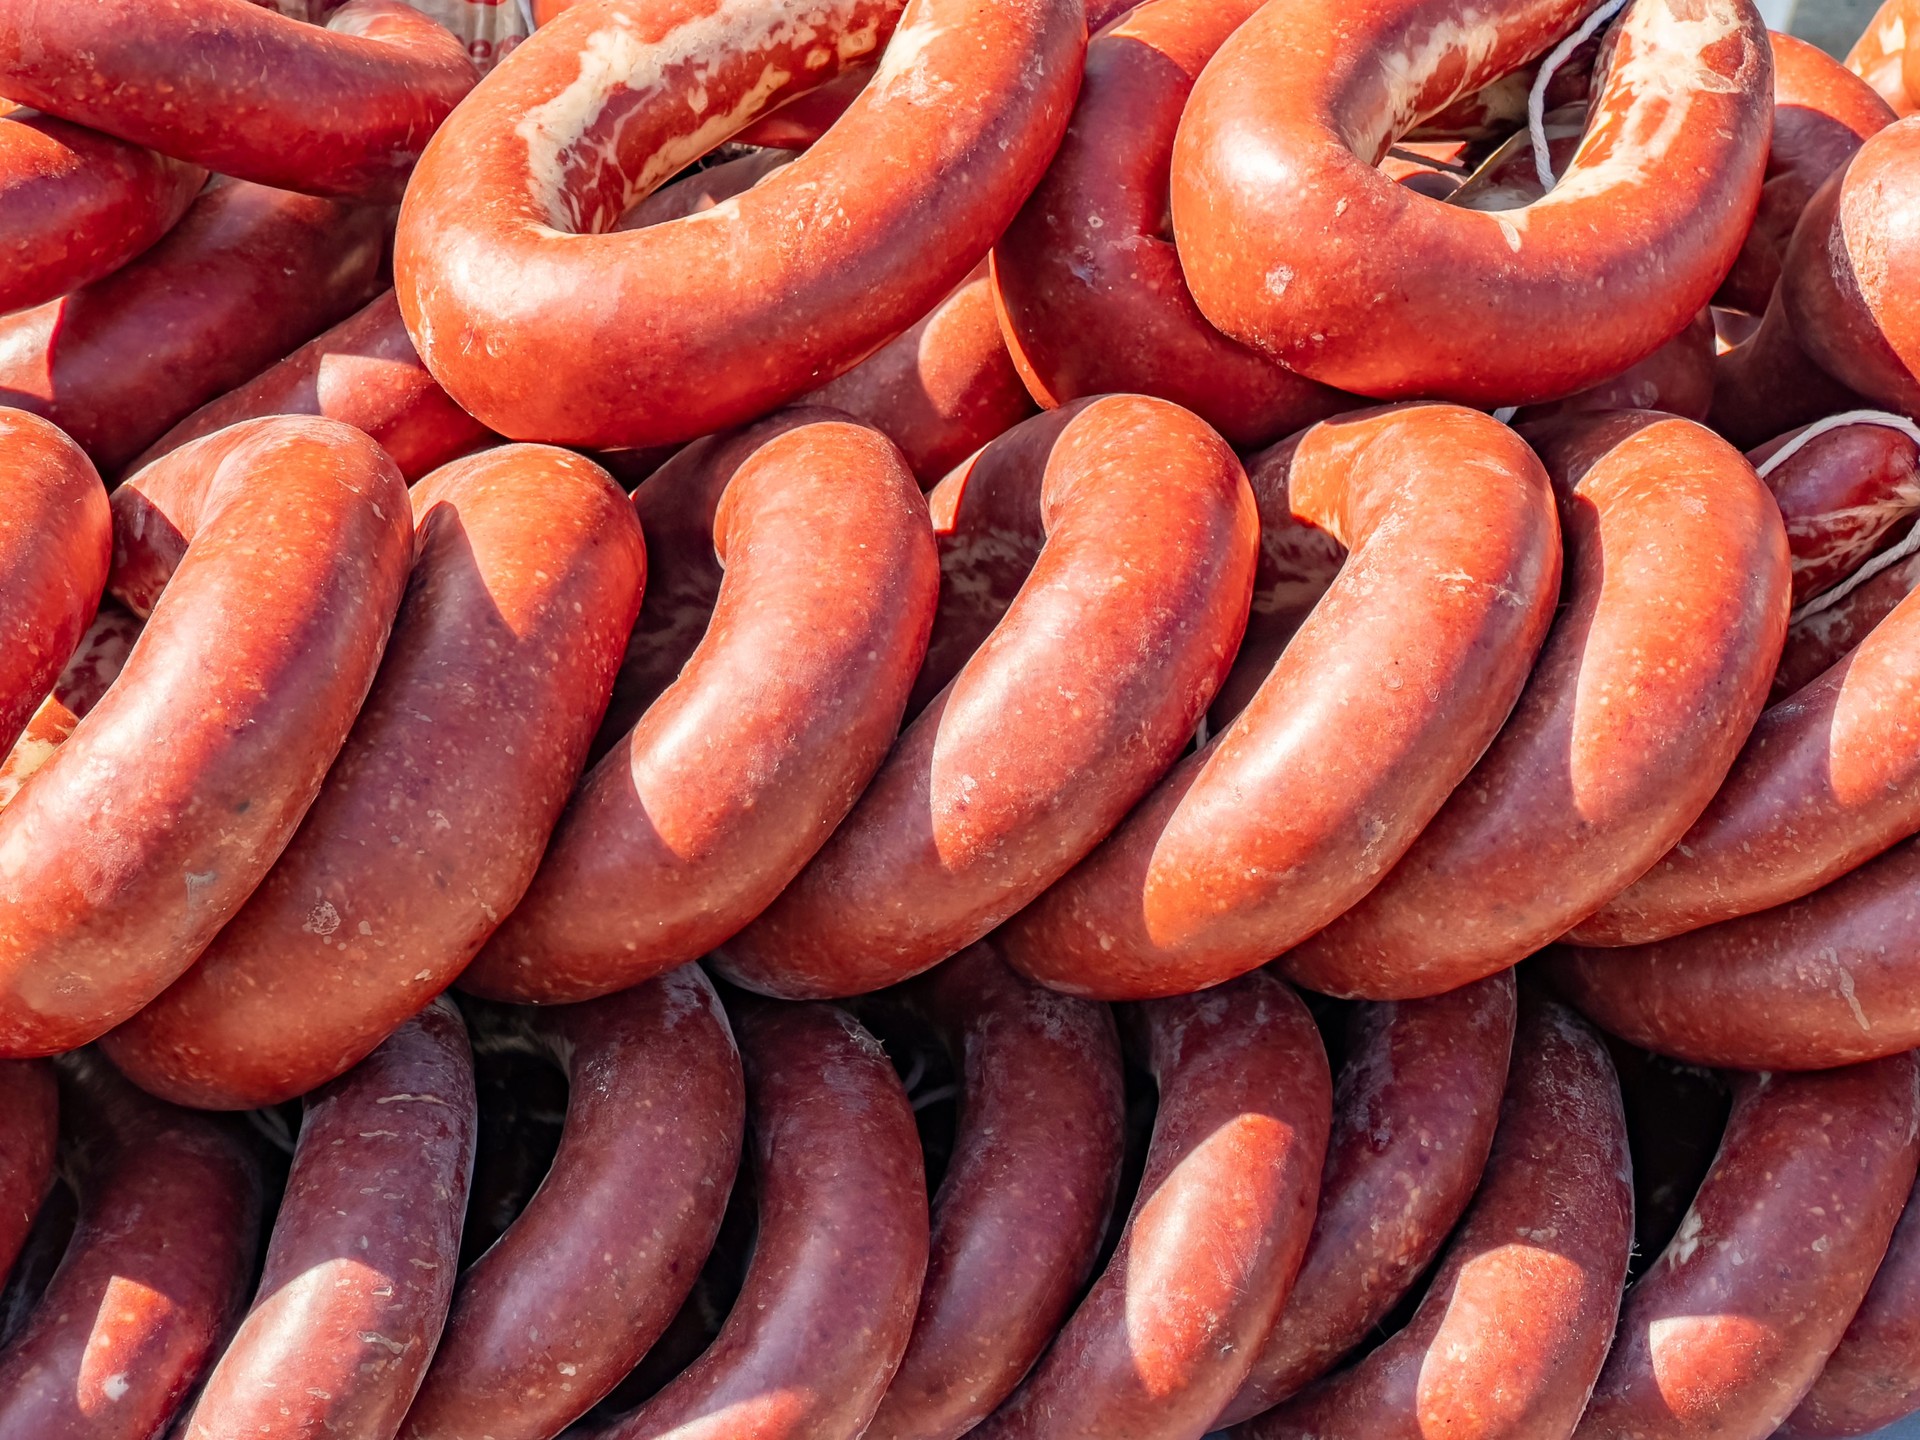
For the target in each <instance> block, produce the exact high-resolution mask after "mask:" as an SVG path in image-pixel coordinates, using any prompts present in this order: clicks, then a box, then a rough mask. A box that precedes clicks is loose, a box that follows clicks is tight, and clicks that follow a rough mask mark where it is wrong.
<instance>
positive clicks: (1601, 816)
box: [1280, 411, 1920, 1000]
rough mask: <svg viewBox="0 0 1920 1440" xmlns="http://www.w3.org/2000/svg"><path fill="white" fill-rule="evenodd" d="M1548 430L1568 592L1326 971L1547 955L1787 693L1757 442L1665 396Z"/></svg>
mask: <svg viewBox="0 0 1920 1440" xmlns="http://www.w3.org/2000/svg"><path fill="white" fill-rule="evenodd" d="M1527 433H1528V438H1529V440H1530V441H1531V443H1532V444H1533V446H1534V448H1535V450H1536V451H1538V452H1539V454H1540V456H1541V458H1542V459H1543V460H1544V461H1545V462H1546V466H1547V470H1548V473H1549V474H1551V475H1552V476H1553V478H1554V482H1555V486H1556V492H1557V494H1558V496H1559V498H1560V501H1561V511H1560V515H1561V533H1562V534H1563V535H1564V536H1565V537H1566V543H1567V560H1566V594H1565V597H1564V604H1563V605H1562V607H1561V609H1560V611H1559V614H1558V617H1557V619H1556V621H1555V625H1554V629H1553V632H1552V634H1550V635H1549V636H1548V638H1547V642H1546V645H1545V646H1544V647H1543V648H1542V650H1541V652H1540V658H1539V660H1538V661H1537V662H1536V663H1535V665H1534V670H1533V675H1532V677H1531V678H1530V679H1529V681H1528V682H1527V688H1526V691H1525V692H1524V693H1523V694H1522V695H1521V697H1520V703H1519V704H1518V705H1517V706H1516V707H1515V708H1514V712H1513V715H1512V717H1511V718H1509V719H1508V720H1507V722H1506V725H1505V726H1504V728H1503V729H1502V730H1501V731H1500V734H1499V736H1498V738H1497V739H1495V740H1494V742H1493V744H1492V746H1491V747H1490V748H1489V749H1488V751H1487V753H1486V755H1485V757H1484V758H1483V759H1482V760H1481V761H1480V763H1479V764H1478V765H1477V766H1475V767H1474V770H1473V773H1472V774H1471V775H1469V776H1468V777H1467V778H1466V779H1465V780H1464V781H1463V782H1462V783H1461V785H1460V788H1459V789H1457V790H1455V791H1454V793H1453V794H1452V796H1451V797H1449V799H1448V800H1447V803H1446V804H1445V805H1444V806H1443V807H1442V808H1441V810H1440V813H1439V814H1438V815H1436V816H1435V817H1434V818H1433V821H1432V822H1431V823H1430V824H1429V825H1428V826H1427V827H1426V829H1425V830H1424V831H1422V832H1421V834H1420V837H1419V839H1417V840H1416V841H1415V842H1414V844H1413V847H1412V848H1411V849H1410V850H1408V851H1407V853H1406V854H1405V855H1404V856H1403V857H1402V858H1401V860H1400V862H1399V864H1397V865H1396V866H1395V867H1394V868H1393V869H1392V870H1390V871H1389V872H1388V873H1387V875H1386V878H1385V879H1383V880H1382V881H1381V882H1380V883H1379V884H1378V885H1377V886H1375V887H1374V888H1373V889H1372V890H1371V891H1369V892H1368V894H1367V895H1366V897H1365V898H1364V899H1362V900H1361V901H1360V902H1359V904H1357V905H1355V906H1354V907H1353V908H1352V909H1350V910H1348V911H1347V912H1346V914H1344V915H1342V916H1340V917H1339V918H1338V919H1337V920H1335V921H1334V922H1333V923H1332V924H1331V925H1329V926H1328V927H1327V928H1326V929H1324V930H1322V931H1320V932H1319V934H1317V935H1314V936H1313V937H1311V938H1310V939H1308V940H1307V941H1306V942H1305V943H1304V944H1302V945H1300V946H1298V947H1296V948H1295V949H1293V950H1291V951H1289V952H1288V953H1287V954H1286V955H1285V956H1284V957H1283V958H1282V960H1281V962H1280V964H1281V968H1282V969H1283V970H1284V971H1285V973H1286V974H1287V975H1288V976H1289V977H1290V978H1292V979H1293V980H1294V981H1296V982H1297V983H1299V984H1301V985H1305V986H1307V987H1308V988H1310V989H1314V990H1320V991H1325V992H1328V993H1331V994H1337V995H1363V996H1366V997H1368V998H1370V999H1387V1000H1393V999H1404V998H1406V997H1408V996H1412V995H1437V994H1439V993H1440V992H1442V991H1444V990H1451V989H1453V988H1454V987H1455V986H1457V985H1462V984H1465V983H1466V982H1468V981H1470V980H1477V979H1479V978H1480V977H1481V976H1483V975H1490V974H1492V973H1493V972H1494V971H1496V970H1503V969H1505V968H1506V967H1507V966H1509V965H1512V964H1515V963H1517V962H1518V961H1520V960H1522V959H1525V958H1526V957H1527V956H1528V955H1530V954H1532V953H1533V952H1534V951H1535V950H1537V949H1539V948H1540V947H1541V946H1542V945H1545V944H1547V943H1548V942H1550V941H1552V940H1553V939H1555V938H1556V937H1557V936H1559V935H1562V934H1564V933H1565V932H1566V930H1567V928H1568V927H1569V926H1570V925H1572V924H1573V923H1574V922H1576V921H1578V920H1580V919H1582V918H1584V917H1585V916H1586V915H1588V914H1591V913H1592V912H1593V911H1594V910H1595V909H1597V908H1598V907H1599V906H1600V905H1601V904H1602V903H1603V902H1605V901H1606V900H1608V899H1609V898H1611V897H1612V896H1614V895H1616V894H1618V893H1619V892H1620V891H1621V890H1622V889H1623V888H1625V887H1626V886H1627V885H1629V884H1630V883H1632V882H1633V881H1634V880H1635V879H1636V878H1637V877H1639V876H1640V875H1641V874H1643V873H1644V872H1645V871H1646V869H1647V867H1648V866H1650V865H1652V864H1653V863H1654V862H1655V861H1656V860H1657V859H1658V858H1659V857H1660V856H1661V855H1663V854H1665V853H1666V852H1667V851H1668V850H1669V849H1671V848H1672V846H1673V845H1674V842H1676V841H1677V840H1679V839H1680V837H1681V835H1682V834H1684V833H1685V832H1686V830H1687V827H1688V826H1689V825H1690V824H1692V823H1693V821H1694V820H1695V819H1696V818H1697V817H1698V816H1699V814H1700V812H1701V811H1702V810H1703V809H1705V808H1706V806H1707V804H1708V802H1709V801H1711V800H1713V798H1714V792H1715V791H1716V790H1718V789H1719V788H1720V783H1721V781H1722V780H1723V779H1725V778H1726V774H1727V770H1728V768H1729V767H1730V766H1731V765H1732V764H1733V763H1734V759H1735V757H1736V756H1737V755H1738V754H1739V753H1740V746H1741V743H1742V742H1743V741H1744V740H1745V739H1746V737H1747V731H1748V730H1750V729H1751V728H1752V726H1753V722H1754V718H1755V717H1756V716H1757V715H1759V713H1760V709H1761V707H1762V706H1763V705H1764V704H1765V703H1766V699H1767V686H1768V684H1769V682H1770V681H1771V680H1772V678H1773V670H1774V666H1775V664H1776V662H1777V661H1778V659H1779V656H1780V645H1781V641H1782V639H1783V638H1784V636H1785V635H1786V629H1787V606H1788V590H1789V583H1790V582H1789V571H1788V557H1787V537H1786V531H1785V529H1784V527H1783V526H1782V525H1781V523H1780V511H1779V507H1778V506H1776V505H1775V504H1774V501H1773V497H1772V496H1771V495H1770V494H1768V492H1767V488H1766V486H1764V485H1762V484H1761V483H1760V481H1759V480H1758V479H1757V478H1756V477H1755V475H1754V473H1753V467H1752V466H1750V465H1749V464H1748V463H1747V462H1746V459H1745V458H1744V457H1743V456H1742V455H1741V454H1740V452H1739V451H1737V450H1735V449H1734V448H1733V447H1732V446H1731V445H1729V444H1727V443H1726V441H1724V440H1722V439H1720V438H1719V437H1718V436H1716V435H1714V434H1713V433H1712V432H1711V431H1709V430H1706V429H1703V428H1702V427H1701V426H1698V425H1695V424H1693V423H1691V422H1690V421H1686V420H1678V419H1673V418H1670V417H1667V416H1662V415H1659V414H1656V413H1653V412H1648V411H1626V412H1619V411H1616V412H1613V413H1611V414H1602V415H1570V416H1565V417H1563V418H1561V419H1559V420H1550V421H1545V422H1542V423H1541V425H1540V427H1539V428H1538V429H1537V430H1530V431H1529V432H1527ZM1916 823H1920V821H1917V822H1916Z"/></svg>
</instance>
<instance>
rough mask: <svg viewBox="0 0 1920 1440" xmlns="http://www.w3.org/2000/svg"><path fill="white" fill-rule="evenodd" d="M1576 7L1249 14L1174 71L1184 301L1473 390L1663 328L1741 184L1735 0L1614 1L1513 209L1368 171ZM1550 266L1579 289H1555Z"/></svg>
mask: <svg viewBox="0 0 1920 1440" xmlns="http://www.w3.org/2000/svg"><path fill="white" fill-rule="evenodd" d="M1592 8H1593V7H1592V6H1590V5H1588V4H1585V3H1584V0H1502V3H1500V4H1498V5H1496V6H1491V7H1488V8H1487V9H1485V10H1480V11H1476V12H1473V14H1472V18H1471V19H1463V18H1462V13H1461V11H1460V9H1459V7H1458V5H1456V4H1454V3H1452V0H1369V3H1367V4H1365V5H1362V6H1360V7H1358V8H1357V9H1356V7H1355V6H1354V5H1353V4H1352V3H1351V0H1281V3H1277V4H1270V5H1267V6H1266V7H1264V8H1263V9H1262V10H1261V11H1260V12H1259V13H1257V14H1256V15H1255V16H1254V17H1253V18H1252V19H1250V20H1249V21H1248V22H1247V23H1246V24H1245V25H1243V26H1242V27H1241V28H1240V29H1239V30H1238V31H1236V32H1235V33H1234V35H1233V37H1232V38H1231V39H1230V40H1228V41H1227V43H1226V44H1225V45H1223V46H1222V47H1221V48H1220V51H1219V53H1218V54H1217V55H1216V56H1215V57H1214V59H1213V61H1212V63H1211V64H1209V66H1208V67H1207V71H1206V73H1205V74H1204V75H1203V76H1202V77H1201V78H1200V81H1199V83H1198V84H1196V85H1195V86H1194V90H1193V96H1192V98H1191V99H1190V100H1189V101H1188V103H1187V107H1186V110H1185V112H1184V113H1183V114H1182V116H1181V119H1180V131H1179V136H1178V138H1177V139H1176V141H1175V144H1174V150H1173V172H1172V173H1173V180H1172V214H1173V230H1174V236H1175V239H1176V241H1177V242H1178V245H1179V251H1180V262H1181V265H1182V268H1183V269H1184V271H1185V274H1186V278H1187V283H1188V284H1189V285H1190V286H1191V287H1192V290H1193V297H1194V299H1195V301H1197V302H1198V304H1199V307H1200V309H1201V311H1202V313H1204V314H1205V315H1206V317H1207V318H1208V319H1209V320H1210V321H1212V322H1213V323H1214V324H1215V325H1216V326H1218V327H1219V328H1220V329H1221V330H1222V331H1224V332H1225V333H1226V334H1228V335H1230V336H1232V337H1233V338H1235V339H1237V340H1239V341H1241V342H1242V343H1244V344H1249V345H1254V346H1257V347H1258V348H1259V349H1261V350H1262V351H1264V352H1265V353H1266V354H1268V355H1269V356H1272V357H1273V358H1274V359H1276V360H1278V361H1280V362H1281V363H1283V364H1285V365H1287V366H1289V367H1290V368H1292V369H1294V370H1296V371H1298V372H1299V373H1300V374H1302V375H1305V376H1308V377H1309V378H1311V379H1314V380H1318V381H1320V382H1322V383H1323V384H1328V385H1335V386H1338V387H1340V388H1341V389H1344V390H1351V391H1354V392H1356V393H1359V394H1363V395H1375V396H1379V397H1381V398H1383V399H1397V398H1402V397H1410V396H1436V397H1439V398H1442V399H1448V400H1456V401H1460V402H1463V403H1466V404H1473V405H1511V404H1524V403H1527V402H1530V401H1539V400H1552V399H1555V398H1557V397H1559V396H1562V395H1568V394H1572V393H1573V392H1575V391H1578V390H1583V389H1585V388H1586V387H1588V386H1589V385H1592V384H1594V383H1596V382H1597V381H1600V380H1603V379H1605V378H1607V377H1608V376H1610V375H1615V374H1618V373H1619V372H1620V371H1621V370H1624V369H1625V368H1626V367H1627V366H1629V365H1632V364H1633V363H1634V362H1636V361H1638V360H1641V359H1643V358H1645V357H1646V356H1647V355H1649V354H1651V353H1652V352H1653V351H1655V350H1657V349H1658V348H1659V347H1660V346H1661V345H1663V344H1664V343H1666V341H1668V340H1669V339H1671V338H1672V337H1673V336H1674V335H1676V334H1678V333H1679V332H1680V331H1681V330H1682V329H1684V328H1685V327H1686V325H1687V323H1688V322H1689V321H1691V320H1692V319H1693V317H1694V316H1695V315H1697V314H1698V313H1699V312H1700V310H1701V309H1702V307H1704V306H1705V305H1706V303H1707V301H1708V300H1709V299H1710V298H1711V297H1712V295H1713V292H1714V290H1715V288H1716V287H1718V285H1719V283H1720V279H1721V277H1722V276H1723V275H1725V274H1726V272H1727V268H1728V267H1729V266H1730V265H1731V264H1732V263H1733V258H1734V256H1735V255H1736V254H1738V253H1739V250H1740V246H1741V243H1742V241H1743V240H1744V238H1745V236H1746V233H1747V229H1748V226H1749V224H1750V222H1751V221H1752V219H1753V214H1754V209H1755V206H1756V205H1757V204H1758V203H1759V199H1760V186H1761V182H1762V178H1763V171H1764V168H1765V165H1766V157H1767V136H1768V132H1769V128H1770V125H1771V120H1772V108H1773V106H1772V64H1771V57H1770V54H1769V51H1768V47H1767V37H1766V31H1765V29H1764V27H1763V25H1762V23H1761V20H1760V17H1759V14H1758V13H1757V12H1756V11H1755V10H1754V8H1753V6H1752V5H1751V4H1750V3H1747V0H1699V3H1686V0H1679V3H1677V0H1633V3H1632V4H1631V5H1630V6H1629V7H1628V9H1627V10H1626V12H1625V13H1624V15H1623V16H1622V18H1621V19H1620V20H1619V21H1618V22H1617V23H1616V24H1615V25H1614V27H1613V29H1612V31H1611V33H1610V35H1609V37H1608V42H1607V49H1606V51H1605V53H1604V54H1603V59H1602V69H1603V72H1604V80H1602V81H1601V82H1599V84H1598V98H1597V99H1596V100H1595V101H1594V102H1593V105H1592V109H1591V115H1590V118H1589V123H1588V136H1589V138H1588V139H1587V140H1586V141H1585V142H1583V143H1582V145H1581V147H1580V152H1579V154H1578V155H1577V156H1576V157H1575V159H1574V162H1573V165H1572V167H1571V168H1570V169H1569V170H1568V171H1567V173H1566V175H1564V176H1563V177H1561V179H1560V182H1559V184H1558V185H1557V186H1556V187H1555V188H1554V189H1553V191H1552V192H1551V193H1550V194H1548V195H1547V196H1546V197H1545V198H1544V199H1542V200H1540V201H1538V202H1536V203H1534V204H1531V205H1528V206H1526V207H1524V208H1522V209H1517V210H1509V211H1505V212H1502V213H1497V214H1485V213H1479V212H1476V211H1471V210H1463V209H1460V208H1458V207H1456V206H1453V205H1447V204H1442V203H1441V202H1439V201H1436V200H1433V199H1430V198H1428V197H1427V196H1424V195H1419V194H1415V193H1414V192H1413V191H1411V190H1409V189H1407V188H1406V187H1404V186H1400V185H1396V184H1394V183H1393V182H1392V181H1391V180H1390V179H1388V178H1387V177H1386V176H1384V175H1382V174H1381V173H1380V172H1379V171H1378V170H1376V169H1375V168H1373V167H1374V166H1375V165H1376V163H1377V162H1378V161H1379V159H1380V157H1381V156H1382V155H1384V154H1385V153H1386V150H1387V148H1388V146H1390V145H1391V144H1392V143H1393V142H1394V141H1395V140H1397V139H1399V138H1400V137H1401V135H1402V134H1404V133H1405V132H1406V131H1407V130H1409V129H1411V128H1412V127H1413V125H1414V124H1415V123H1417V122H1418V121H1419V120H1420V119H1422V118H1424V117H1426V116H1428V115H1431V114H1433V113H1435V112H1436V111H1438V110H1440V109H1441V108H1443V107H1444V106H1445V105H1446V104H1447V103H1448V102H1449V101H1451V100H1453V99H1455V98H1456V97H1458V96H1460V95H1463V94H1465V93H1466V92H1467V91H1469V90H1472V89H1474V88H1476V87H1478V86H1480V85H1483V84H1485V83H1486V82H1488V81H1490V80H1492V79H1494V78H1496V77H1497V76H1499V75H1501V74H1504V73H1506V72H1507V71H1510V70H1513V69H1515V68H1517V66H1518V65H1519V64H1520V63H1521V62H1523V61H1525V60H1527V59H1529V58H1531V57H1533V56H1536V55H1538V54H1540V53H1541V52H1542V51H1544V50H1546V49H1548V48H1550V47H1551V46H1552V45H1553V43H1554V42H1555V41H1556V40H1558V39H1559V38H1560V37H1561V36H1562V35H1563V34H1565V33H1566V32H1567V31H1568V30H1570V29H1571V28H1572V27H1573V25H1574V24H1575V22H1576V21H1578V20H1579V19H1580V17H1581V16H1582V14H1583V13H1584V12H1586V11H1588V10H1590V9H1592ZM1275 176H1286V177H1287V180H1288V183H1286V184H1275V183H1273V178H1272V177H1275ZM1570 272H1577V273H1579V274H1580V275H1582V276H1583V277H1584V278H1585V279H1586V280H1587V281H1588V282H1590V283H1587V284H1582V285H1579V286H1569V285H1567V284H1566V282H1565V276H1566V275H1567V274H1568V273H1570ZM1520 334H1526V335H1529V336H1532V337H1533V342H1532V343H1529V344H1526V345H1515V344H1513V343H1512V340H1513V337H1514V336H1515V335H1520Z"/></svg>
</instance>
